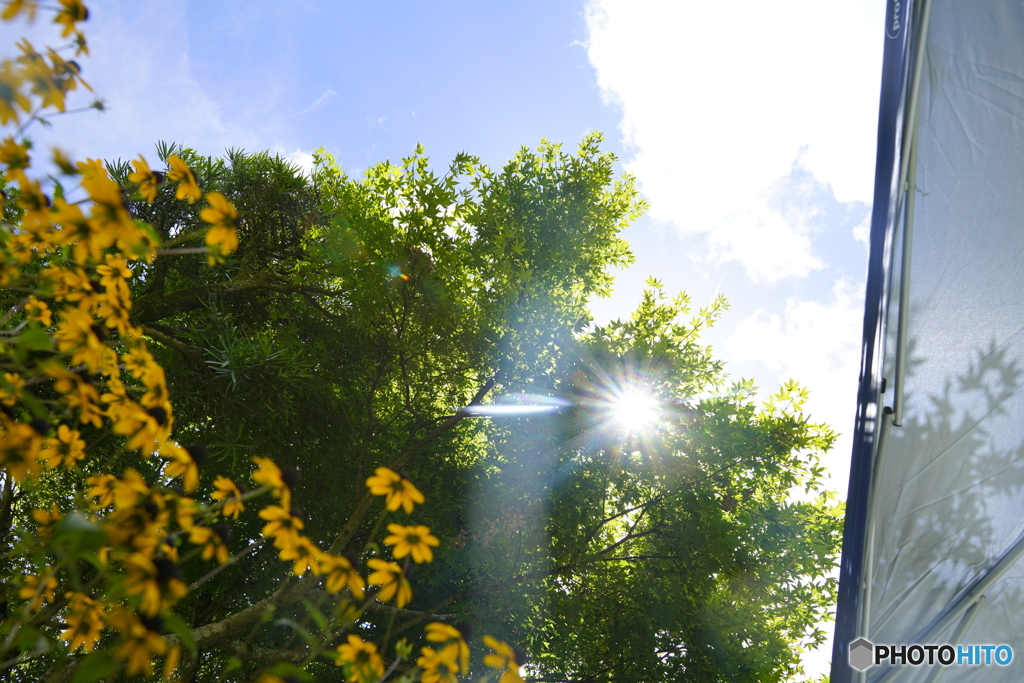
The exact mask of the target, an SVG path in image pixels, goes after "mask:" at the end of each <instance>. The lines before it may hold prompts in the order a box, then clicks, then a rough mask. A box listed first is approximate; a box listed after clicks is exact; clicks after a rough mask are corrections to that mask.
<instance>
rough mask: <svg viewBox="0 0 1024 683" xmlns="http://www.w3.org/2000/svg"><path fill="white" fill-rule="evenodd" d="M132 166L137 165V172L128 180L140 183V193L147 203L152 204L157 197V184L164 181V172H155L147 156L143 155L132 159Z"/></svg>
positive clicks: (131, 174) (130, 175)
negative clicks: (158, 173)
mask: <svg viewBox="0 0 1024 683" xmlns="http://www.w3.org/2000/svg"><path fill="white" fill-rule="evenodd" d="M132 166H134V167H135V172H134V173H130V174H129V175H128V180H130V181H132V182H133V183H138V184H139V194H140V195H141V196H142V198H143V199H145V200H146V203H147V204H152V203H153V200H154V199H156V186H157V185H159V184H160V183H161V182H162V180H163V174H162V173H161V174H160V175H159V176H157V174H156V173H155V172H153V171H151V170H150V168H149V164H148V163H147V162H146V159H145V157H143V156H141V155H140V156H139V158H138V159H136V160H134V161H132Z"/></svg>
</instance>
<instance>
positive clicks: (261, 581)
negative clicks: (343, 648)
mask: <svg viewBox="0 0 1024 683" xmlns="http://www.w3.org/2000/svg"><path fill="white" fill-rule="evenodd" d="M599 142H600V138H599V136H596V135H595V136H590V137H588V138H587V139H585V140H584V141H583V143H582V144H581V146H580V148H579V150H578V152H577V153H576V154H567V153H565V152H563V151H562V150H561V149H560V148H559V147H558V146H557V145H552V144H548V143H543V144H542V145H541V146H540V148H539V149H537V150H535V151H534V150H529V149H523V150H521V151H520V152H519V153H518V154H517V155H516V156H515V157H514V158H513V159H512V160H511V161H510V162H509V163H508V164H506V165H505V166H504V167H503V168H502V169H500V170H497V171H494V170H491V169H488V168H486V167H484V166H482V165H481V164H480V163H479V162H478V161H477V160H476V159H474V158H473V157H470V156H468V155H459V156H458V157H457V158H456V159H455V161H454V162H453V163H452V164H451V166H450V167H449V168H448V170H447V171H446V172H445V173H444V174H443V175H440V176H438V175H435V174H434V172H433V171H432V170H431V168H430V166H429V165H428V163H427V158H426V157H425V156H424V154H423V151H422V150H419V149H417V151H416V152H415V153H414V154H413V155H412V156H410V157H409V158H407V159H405V160H403V161H402V163H401V164H400V165H397V166H396V165H393V164H389V163H384V164H380V165H378V166H376V167H374V168H372V169H370V170H369V171H368V172H367V173H366V176H365V177H364V178H360V179H358V180H356V179H351V178H349V177H347V176H346V175H345V174H344V173H343V172H342V171H341V170H340V169H339V167H338V166H337V165H336V163H335V162H334V160H333V159H332V158H331V157H330V156H329V155H327V154H325V153H322V152H321V153H318V155H317V157H316V161H317V165H316V170H315V172H314V173H313V175H312V177H308V178H307V177H304V176H302V175H301V174H299V173H298V172H297V171H296V170H295V169H294V168H292V167H290V166H289V165H288V164H287V163H286V162H284V161H282V160H281V159H279V158H277V157H274V156H271V155H269V154H266V153H257V154H247V153H244V152H239V151H229V152H228V153H227V155H226V156H225V157H224V158H221V159H213V158H205V157H201V156H198V155H196V154H194V153H192V152H190V151H189V150H182V149H175V148H168V147H163V148H162V149H161V155H162V156H164V157H166V156H167V155H169V154H171V153H177V154H179V155H180V156H181V157H182V158H184V159H185V160H186V161H187V162H188V163H189V165H190V166H191V167H192V168H193V170H195V172H196V176H197V179H198V182H199V184H200V186H201V187H202V188H203V190H204V191H206V192H209V191H219V192H222V193H224V194H225V195H226V196H227V197H228V198H229V199H230V200H231V201H232V202H233V203H234V204H235V206H237V207H238V211H239V215H240V218H239V222H238V225H239V241H240V244H239V248H238V251H237V253H236V254H234V255H233V256H232V257H229V258H228V259H227V260H226V262H225V263H223V264H221V265H218V266H216V267H213V268H209V267H208V266H207V265H206V262H205V250H204V249H201V244H202V242H201V239H202V233H201V231H200V230H199V229H198V228H199V227H200V224H199V221H198V217H197V210H196V209H194V208H192V207H191V205H189V204H186V203H183V202H179V201H176V200H175V199H174V197H173V194H174V188H173V187H164V188H161V190H160V192H159V194H158V196H157V199H156V201H155V202H154V203H153V204H151V205H150V204H146V203H144V202H141V201H140V202H135V203H132V204H130V208H131V210H132V211H133V213H134V214H135V215H136V216H137V217H138V218H139V219H141V220H144V221H146V222H147V223H149V224H150V225H152V226H153V227H154V229H155V230H156V231H157V232H158V234H159V237H160V240H161V242H162V244H163V245H164V246H165V248H166V249H169V250H177V251H178V252H179V255H177V256H175V257H173V258H170V257H166V258H165V257H158V258H157V259H156V260H155V261H154V262H153V263H152V264H151V265H146V264H140V265H138V266H137V267H136V272H135V277H134V278H133V282H134V283H135V287H136V291H135V292H134V293H133V295H134V302H135V303H134V308H133V321H134V322H136V323H137V324H140V325H141V326H142V327H143V330H144V331H145V333H146V334H147V335H149V336H150V338H151V339H152V340H153V341H154V342H156V343H155V344H151V348H152V349H153V353H154V355H156V356H157V359H158V360H159V361H160V362H161V364H162V365H163V367H164V368H165V371H166V373H167V378H168V383H169V386H170V390H171V401H172V402H173V405H174V408H175V415H176V425H177V427H176V432H175V437H176V438H177V439H178V440H179V441H180V442H181V443H205V444H207V445H208V447H209V452H210V458H209V460H208V462H207V463H206V464H205V466H204V468H203V470H202V478H201V491H209V490H210V486H211V483H212V481H213V479H214V477H215V476H217V475H226V476H228V477H230V478H232V479H234V480H235V481H244V480H246V479H247V478H248V475H249V473H250V472H251V470H252V464H251V462H250V457H251V456H270V457H272V458H273V459H274V460H275V461H276V462H277V463H279V464H280V465H282V466H287V467H291V468H294V470H295V471H297V472H298V473H299V475H300V477H301V479H300V482H299V484H298V485H297V487H296V489H295V496H294V503H293V504H294V505H296V506H297V507H298V508H300V515H301V517H302V518H303V519H304V520H305V523H306V532H307V534H308V535H309V536H310V537H311V538H313V539H318V540H319V542H320V543H321V547H322V548H324V549H326V548H327V547H328V546H330V545H331V544H332V540H333V541H334V543H335V545H334V546H331V547H332V548H334V547H336V545H337V541H338V539H339V538H342V537H345V540H346V542H345V543H344V544H343V545H344V549H345V551H346V552H347V553H349V554H350V556H351V558H352V559H353V561H354V562H355V563H356V564H357V566H360V563H361V562H364V561H365V560H366V558H367V557H368V556H369V555H372V554H374V553H376V552H378V548H377V546H376V544H374V543H372V542H371V543H369V545H367V543H368V541H370V540H371V537H372V536H373V532H374V530H375V529H379V528H380V524H382V523H384V522H392V521H397V522H404V518H405V515H404V513H402V512H401V511H399V512H395V513H389V514H388V515H387V516H385V517H384V518H377V517H374V516H373V515H372V514H368V506H367V504H366V500H367V498H366V496H365V486H364V481H365V480H366V478H367V477H368V476H370V475H371V474H372V473H373V471H374V468H376V467H379V466H385V465H386V466H390V467H392V468H394V469H396V470H397V469H399V468H402V469H403V470H404V471H405V472H406V473H407V475H408V476H409V477H410V479H411V480H413V481H415V482H416V484H417V485H418V486H419V487H420V489H421V490H423V492H424V494H425V495H426V497H427V501H428V503H427V505H425V506H423V507H422V508H420V510H418V515H420V512H422V515H420V518H421V519H422V521H423V523H425V524H429V526H430V528H431V529H432V531H433V533H434V534H435V535H437V536H438V537H439V539H440V541H441V546H440V547H439V548H438V549H436V551H435V555H436V560H435V562H434V563H433V564H432V565H430V566H429V567H428V568H425V569H421V568H417V569H418V571H417V572H416V573H415V575H414V577H413V578H414V586H415V590H414V595H413V599H412V602H411V603H410V604H409V605H408V606H407V607H406V608H405V609H404V610H396V609H394V608H389V607H387V606H383V605H378V606H377V607H376V608H374V609H373V610H371V611H369V612H367V613H366V615H365V618H366V622H365V627H364V630H363V631H362V635H363V637H364V638H366V639H367V640H372V641H375V642H376V643H377V644H378V646H379V647H381V649H382V652H383V654H384V657H385V661H388V662H390V660H391V659H392V658H393V657H394V656H395V650H394V647H395V642H396V641H397V639H398V638H400V637H403V636H404V637H409V638H411V639H413V640H414V641H415V640H416V639H418V638H420V636H418V635H416V634H417V633H418V629H419V628H421V627H422V622H425V621H430V620H432V619H440V620H442V621H444V620H447V621H450V622H456V621H459V622H469V623H472V624H474V625H475V627H476V630H477V631H478V632H488V633H494V634H496V635H498V636H499V637H501V638H503V639H504V640H506V641H508V642H514V643H517V644H519V645H521V646H522V647H523V648H524V649H525V650H526V652H528V653H529V661H528V663H527V667H526V668H525V669H524V674H525V675H527V677H529V676H536V677H539V678H541V679H546V680H595V681H602V680H608V681H612V680H615V681H640V680H659V681H660V680H704V681H776V680H785V679H787V678H789V677H791V676H793V675H795V674H796V673H798V672H799V657H798V650H797V649H796V648H797V646H798V645H799V644H801V643H808V642H815V641H820V639H821V638H822V637H823V634H822V633H821V632H820V631H818V630H816V629H817V627H816V624H817V623H818V622H819V620H820V619H821V618H822V615H823V614H824V613H825V611H826V609H827V607H828V605H829V604H830V603H831V602H832V600H833V596H834V585H833V582H832V580H831V579H829V578H827V574H828V572H829V570H830V568H831V566H832V563H833V561H834V557H835V553H836V549H837V547H838V534H839V516H838V507H837V506H836V505H834V504H833V503H832V502H830V500H829V499H828V498H827V497H826V496H823V495H818V494H819V489H820V486H819V477H820V474H821V470H820V467H819V466H818V464H817V463H818V456H819V455H820V454H821V453H822V452H824V451H825V450H827V449H828V447H829V446H830V444H831V442H832V440H833V438H834V437H833V434H832V432H831V431H829V430H828V429H827V428H826V427H824V426H821V425H815V424H812V423H809V422H808V421H807V419H806V417H805V416H804V414H803V413H802V412H801V408H802V405H803V403H804V400H805V399H806V393H805V392H804V391H803V390H802V389H800V388H799V387H797V386H795V385H787V386H786V387H784V388H783V390H782V392H781V393H780V394H778V395H777V396H776V397H775V399H774V402H773V403H771V404H768V405H757V404H756V403H755V401H754V400H753V398H752V396H753V387H752V386H751V385H750V383H743V382H741V383H738V384H737V383H730V382H729V380H728V379H727V377H726V375H725V373H724V371H723V366H722V363H721V362H720V361H717V360H715V359H713V357H712V355H711V351H710V349H709V348H708V347H707V346H703V345H701V343H700V339H699V334H700V332H701V331H702V330H703V329H704V328H706V327H707V326H709V325H711V324H712V323H713V322H714V320H715V319H716V318H717V317H718V316H719V315H720V314H721V312H722V311H723V310H724V309H725V303H724V301H722V300H719V301H716V302H715V303H714V304H712V305H711V306H710V307H709V308H708V309H706V310H701V311H699V312H697V313H696V314H694V315H691V314H690V310H689V308H688V302H687V300H686V299H685V298H684V297H679V298H676V299H672V300H670V299H668V298H666V297H665V295H664V294H663V293H662V291H661V288H660V286H659V285H658V283H657V282H652V283H650V288H649V289H648V291H647V292H646V293H645V295H644V298H643V300H642V301H641V302H640V305H639V307H638V308H637V310H636V312H635V313H634V314H633V316H632V317H631V318H630V319H629V320H626V321H620V322H614V323H612V324H610V325H607V326H605V327H594V326H593V325H591V324H590V319H589V317H588V312H587V300H588V299H589V298H590V297H592V296H594V295H604V294H607V293H609V291H610V286H611V277H610V276H609V274H608V270H609V268H610V267H612V266H621V265H624V264H627V263H628V262H629V261H630V259H631V256H630V253H629V251H628V248H627V245H626V244H625V243H624V242H623V241H622V240H621V238H620V237H619V233H620V232H621V230H622V229H623V228H624V227H625V226H626V225H627V224H628V223H629V222H630V221H631V220H632V219H634V218H635V217H636V216H637V215H639V213H640V212H641V211H642V209H643V205H642V202H641V201H640V200H639V199H638V198H637V194H636V191H635V189H634V188H633V185H632V181H631V180H630V179H629V178H624V179H618V180H616V179H615V176H614V170H613V161H614V159H613V157H612V156H611V155H610V154H607V153H603V152H601V151H600V150H599ZM111 170H112V172H113V174H114V176H115V178H120V180H121V181H122V182H123V183H124V184H125V185H126V186H130V185H131V184H130V183H129V182H128V181H127V172H128V170H129V169H128V168H127V167H118V166H117V165H116V164H115V165H113V166H112V168H111ZM189 249H195V250H196V251H200V250H201V251H202V252H203V255H202V256H200V257H194V258H193V257H190V256H188V253H187V252H188V250H189ZM182 252H185V255H181V253H182ZM652 399H655V400H656V401H657V403H658V405H659V406H660V407H659V408H657V409H656V411H657V415H656V417H655V419H654V420H653V422H652V424H650V425H648V426H647V427H646V428H644V429H634V428H632V427H630V426H628V425H623V424H621V423H620V422H619V421H618V419H617V415H618V414H619V412H620V409H621V407H622V405H623V404H626V405H627V406H628V405H630V404H635V403H638V402H639V403H643V402H644V401H648V400H652ZM538 403H539V404H541V405H548V406H551V407H553V408H556V409H553V410H550V411H548V412H545V413H540V414H522V413H520V414H517V415H513V416H507V415H498V413H500V412H501V411H510V410H512V409H513V407H514V406H517V405H518V406H522V405H534V404H538ZM475 404H482V405H480V407H478V408H469V409H467V406H470V405H475ZM495 406H500V407H499V408H495ZM488 416H489V417H488ZM44 488H45V487H44ZM794 489H802V490H804V491H805V495H804V496H803V497H802V498H800V500H799V501H798V500H796V499H794V498H793V497H792V496H791V492H792V491H793V490H794ZM47 492H49V495H50V496H51V497H52V498H53V499H55V500H59V498H60V496H61V495H62V493H61V489H60V488H59V487H54V488H52V489H45V490H43V491H36V492H34V493H33V495H34V496H36V499H35V500H34V503H35V504H40V503H45V502H46V501H44V500H40V499H39V498H40V497H42V498H45V497H46V495H47ZM800 501H803V502H800ZM25 509H27V508H25ZM15 512H16V511H15ZM15 518H16V519H17V515H16V514H15ZM15 523H17V522H15ZM262 524H263V521H262V520H259V519H256V518H254V516H251V515H250V516H248V517H246V516H243V517H242V518H241V519H240V520H239V522H238V523H237V525H236V528H235V533H234V536H233V537H232V541H231V543H230V550H231V551H232V552H236V553H238V552H240V551H243V550H246V549H247V548H249V547H250V544H253V545H254V546H255V547H254V549H253V550H252V551H251V552H248V553H247V554H245V555H244V556H243V557H241V558H240V559H238V561H237V562H234V563H231V564H229V565H226V568H225V569H223V570H222V571H220V572H219V573H217V574H216V575H215V576H214V577H213V578H211V579H209V580H207V581H205V582H204V583H202V584H201V585H199V586H197V587H196V588H195V589H194V590H192V591H191V592H190V594H189V595H188V596H187V597H185V598H184V599H183V600H182V601H181V603H180V604H179V606H178V608H177V612H178V614H179V615H180V617H181V619H182V620H183V621H184V622H185V623H186V625H187V626H188V628H189V629H190V631H191V634H192V637H193V638H194V639H195V641H196V643H197V645H198V650H197V652H198V655H197V656H186V657H185V662H184V664H183V672H182V676H183V678H184V679H185V680H212V679H213V678H215V677H217V678H220V679H223V680H239V681H245V680H250V678H251V677H252V676H254V675H255V674H256V673H257V672H258V671H259V670H260V669H261V667H264V666H266V664H267V662H272V661H285V662H300V661H302V660H303V659H304V658H305V655H306V653H307V652H308V650H307V649H306V647H307V646H306V644H305V641H304V638H303V637H302V635H301V633H302V629H308V628H310V627H311V626H310V624H311V623H314V622H316V620H317V619H318V618H319V617H317V615H319V614H320V613H321V612H323V613H324V614H330V613H331V609H332V605H334V603H332V602H331V601H330V600H326V599H325V598H324V595H323V593H322V589H321V588H320V586H319V583H318V581H315V580H310V579H309V578H308V577H307V578H306V579H303V580H297V579H295V578H294V577H292V576H290V574H289V567H288V565H287V564H282V563H281V562H280V561H278V559H277V550H275V549H274V548H272V547H271V546H270V545H269V544H266V545H259V543H258V539H259V538H260V527H261V526H262ZM215 567H216V563H215V562H213V561H212V560H211V561H210V562H205V563H199V564H195V563H193V564H192V565H191V566H189V567H186V566H184V565H183V571H185V574H186V575H185V579H186V582H194V581H196V579H198V578H200V576H202V575H204V574H206V573H207V572H209V571H210V570H211V569H214V568H215ZM340 604H341V603H338V605H335V606H334V607H333V609H340ZM311 605H316V608H315V609H311ZM299 626H301V629H300V630H299V631H297V630H296V629H297V628H298V627H299ZM297 633H298V634H299V635H297ZM307 670H308V671H310V672H311V673H312V674H313V675H314V676H315V677H316V679H317V680H333V678H332V677H340V676H341V675H342V674H341V672H340V670H337V669H335V668H334V667H333V666H331V665H330V664H327V665H324V666H321V665H319V664H317V663H316V662H313V663H311V664H309V665H308V667H307ZM402 670H405V667H404V666H403V668H402V669H399V671H402ZM481 673H482V671H481ZM477 675H479V674H477ZM26 680H28V679H26ZM339 680H340V678H339Z"/></svg>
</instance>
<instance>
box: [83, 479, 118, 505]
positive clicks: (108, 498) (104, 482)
mask: <svg viewBox="0 0 1024 683" xmlns="http://www.w3.org/2000/svg"><path fill="white" fill-rule="evenodd" d="M85 483H86V484H88V485H89V486H91V487H92V488H90V489H89V492H88V494H87V495H88V496H89V497H90V498H95V499H96V503H94V505H93V507H95V508H96V509H98V510H102V509H103V508H105V507H109V506H110V505H111V504H112V503H113V502H114V492H115V490H116V489H115V488H114V487H115V485H116V484H117V477H115V476H114V475H112V474H94V475H92V476H91V477H89V478H88V479H86V480H85Z"/></svg>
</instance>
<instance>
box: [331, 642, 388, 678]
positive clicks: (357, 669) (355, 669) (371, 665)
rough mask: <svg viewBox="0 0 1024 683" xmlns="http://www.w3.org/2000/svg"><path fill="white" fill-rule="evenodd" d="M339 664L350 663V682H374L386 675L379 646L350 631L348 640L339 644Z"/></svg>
mask: <svg viewBox="0 0 1024 683" xmlns="http://www.w3.org/2000/svg"><path fill="white" fill-rule="evenodd" d="M338 655H339V657H338V660H337V662H336V663H337V664H338V666H341V665H342V664H348V665H349V666H348V681H349V683H372V682H373V681H376V680H377V679H379V678H380V677H381V676H383V675H384V662H383V661H382V660H381V658H380V655H379V654H377V646H376V645H374V644H373V643H368V642H366V641H365V640H363V639H362V638H360V637H359V636H357V635H354V634H352V633H350V634H349V635H348V642H347V643H342V644H341V645H339V646H338Z"/></svg>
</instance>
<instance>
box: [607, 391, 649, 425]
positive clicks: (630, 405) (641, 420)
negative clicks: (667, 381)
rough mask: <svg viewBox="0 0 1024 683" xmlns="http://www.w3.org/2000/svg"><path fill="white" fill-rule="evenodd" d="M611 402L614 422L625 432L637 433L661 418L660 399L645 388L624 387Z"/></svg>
mask: <svg viewBox="0 0 1024 683" xmlns="http://www.w3.org/2000/svg"><path fill="white" fill-rule="evenodd" d="M610 403H611V406H610V412H611V420H612V422H613V423H615V425H616V426H617V427H618V428H619V429H621V430H622V431H625V432H630V433H634V434H636V433H639V432H643V431H646V430H648V429H650V428H651V427H654V426H655V425H656V424H657V423H658V421H659V419H660V410H659V405H658V400H657V399H656V398H655V397H654V396H653V395H651V394H650V393H649V392H647V391H645V390H644V389H640V388H635V387H630V388H627V389H623V390H622V391H620V392H617V393H616V395H615V396H614V397H613V398H612V400H611V402H610Z"/></svg>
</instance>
